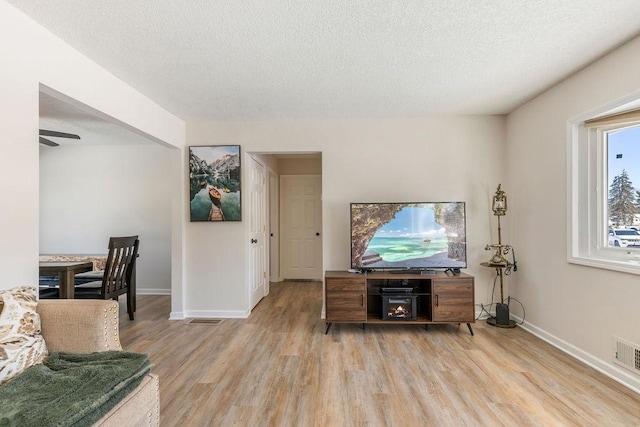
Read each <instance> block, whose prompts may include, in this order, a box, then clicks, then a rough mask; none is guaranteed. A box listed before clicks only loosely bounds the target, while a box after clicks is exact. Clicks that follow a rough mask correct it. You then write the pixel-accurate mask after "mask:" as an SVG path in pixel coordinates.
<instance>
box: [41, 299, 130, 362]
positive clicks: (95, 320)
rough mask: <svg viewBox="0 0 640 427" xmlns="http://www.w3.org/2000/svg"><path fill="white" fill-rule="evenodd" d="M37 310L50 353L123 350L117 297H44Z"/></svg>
mask: <svg viewBox="0 0 640 427" xmlns="http://www.w3.org/2000/svg"><path fill="white" fill-rule="evenodd" d="M37 312H38V314H39V315H40V321H41V323H42V335H43V336H44V341H45V343H46V344H47V349H48V350H49V352H50V353H53V352H59V351H60V352H69V353H93V352H96V351H108V350H122V346H121V345H120V338H119V335H118V326H119V319H118V303H117V302H116V301H111V300H106V301H105V300H75V299H60V300H40V301H38V306H37Z"/></svg>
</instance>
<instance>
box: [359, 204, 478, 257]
mask: <svg viewBox="0 0 640 427" xmlns="http://www.w3.org/2000/svg"><path fill="white" fill-rule="evenodd" d="M466 267H467V240H466V219H465V204H464V202H443V203H352V204H351V268H360V269H434V268H444V269H447V268H466Z"/></svg>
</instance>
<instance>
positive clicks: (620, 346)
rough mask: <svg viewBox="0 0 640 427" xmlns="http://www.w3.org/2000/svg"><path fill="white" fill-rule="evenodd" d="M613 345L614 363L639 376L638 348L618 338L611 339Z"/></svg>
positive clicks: (639, 357)
mask: <svg viewBox="0 0 640 427" xmlns="http://www.w3.org/2000/svg"><path fill="white" fill-rule="evenodd" d="M613 345H614V350H615V354H614V362H616V363H617V364H618V365H620V366H624V367H625V368H627V369H629V370H630V371H632V372H635V373H636V374H640V346H639V345H637V344H632V343H630V342H629V341H625V340H623V339H622V338H618V337H613Z"/></svg>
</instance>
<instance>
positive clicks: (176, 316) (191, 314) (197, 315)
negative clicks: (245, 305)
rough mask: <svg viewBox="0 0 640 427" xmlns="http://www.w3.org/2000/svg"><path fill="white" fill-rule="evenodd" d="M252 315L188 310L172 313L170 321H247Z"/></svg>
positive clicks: (234, 312)
mask: <svg viewBox="0 0 640 427" xmlns="http://www.w3.org/2000/svg"><path fill="white" fill-rule="evenodd" d="M250 314H251V312H250V311H240V310H237V311H230V310H187V311H172V312H171V313H170V314H169V320H184V319H246V318H248V317H249V315H250Z"/></svg>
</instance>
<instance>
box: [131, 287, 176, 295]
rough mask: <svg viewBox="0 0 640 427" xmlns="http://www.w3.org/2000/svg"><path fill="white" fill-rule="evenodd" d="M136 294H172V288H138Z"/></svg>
mask: <svg viewBox="0 0 640 427" xmlns="http://www.w3.org/2000/svg"><path fill="white" fill-rule="evenodd" d="M136 295H171V289H148V288H145V289H139V288H138V289H136Z"/></svg>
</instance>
